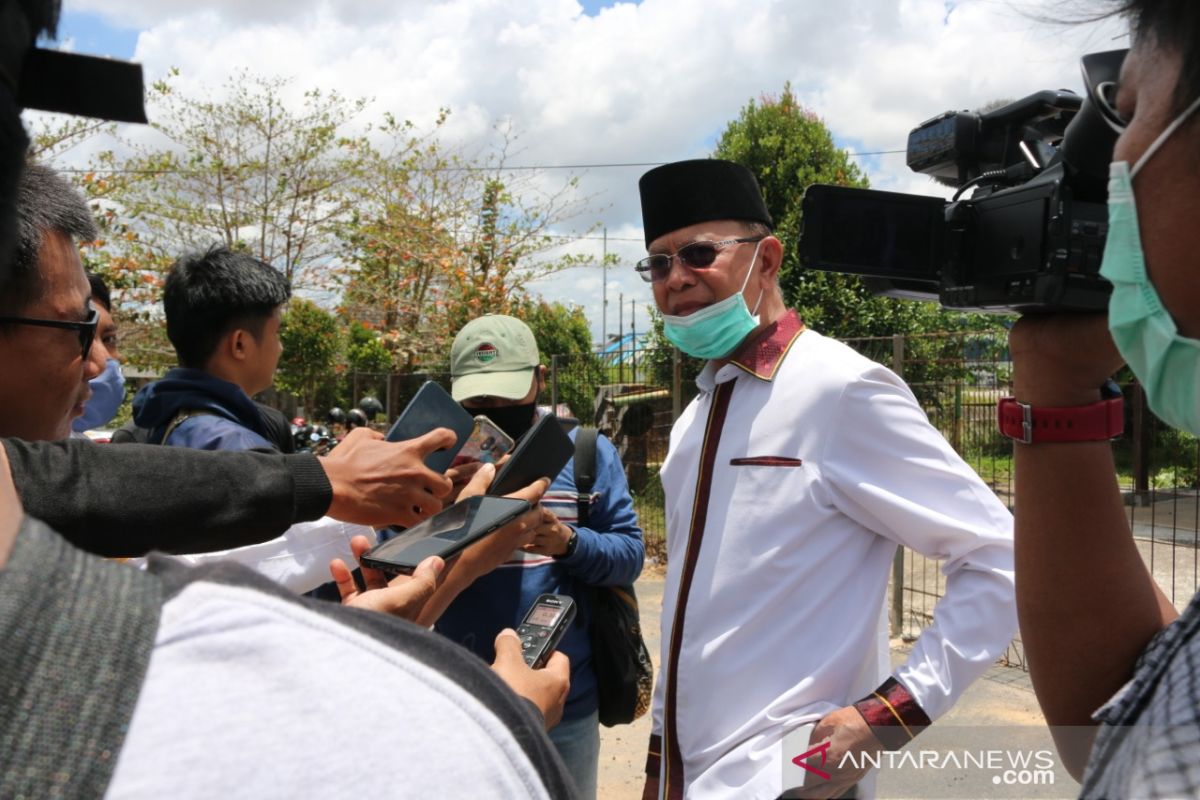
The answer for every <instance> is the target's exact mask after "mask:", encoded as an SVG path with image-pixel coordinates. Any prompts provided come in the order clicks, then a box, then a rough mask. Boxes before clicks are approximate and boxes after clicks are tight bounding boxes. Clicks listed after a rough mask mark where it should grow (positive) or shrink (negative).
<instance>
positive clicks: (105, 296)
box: [87, 272, 112, 314]
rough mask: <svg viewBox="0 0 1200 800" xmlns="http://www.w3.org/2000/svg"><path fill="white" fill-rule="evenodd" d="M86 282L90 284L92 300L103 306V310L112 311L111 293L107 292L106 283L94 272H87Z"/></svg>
mask: <svg viewBox="0 0 1200 800" xmlns="http://www.w3.org/2000/svg"><path fill="white" fill-rule="evenodd" d="M87 279H88V283H90V284H91V285H92V300H94V301H95V302H97V303H99V304H100V305H102V306H104V310H105V311H107V312H108V313H110V314H111V313H112V295H110V294H109V293H108V284H107V283H105V282H104V278H101V277H100V276H99V275H97V274H96V273H94V272H89V273H88V274H87Z"/></svg>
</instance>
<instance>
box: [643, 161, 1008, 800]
mask: <svg viewBox="0 0 1200 800" xmlns="http://www.w3.org/2000/svg"><path fill="white" fill-rule="evenodd" d="M640 190H641V201H642V217H643V224H644V228H645V236H646V249H647V250H648V252H649V253H650V255H648V256H647V257H646V258H645V259H643V260H642V261H640V262H639V263H638V265H637V270H638V272H639V273H640V274H641V276H642V277H643V278H644V279H646V280H647V281H649V282H650V283H652V285H653V290H654V299H655V302H656V304H657V306H658V310H659V311H660V312H661V313H662V314H663V322H664V325H663V330H664V334H665V335H666V337H667V338H668V339H669V340H670V341H671V342H672V343H674V344H675V345H676V346H677V347H678V348H679V349H680V350H683V351H684V352H686V353H688V354H689V355H692V356H696V357H698V358H703V359H707V360H708V363H707V365H706V366H705V368H704V370H703V371H702V372H701V373H700V375H699V377H698V378H697V380H696V382H697V384H698V386H699V388H700V394H699V395H698V396H697V398H696V399H695V400H693V401H692V403H691V404H690V405H689V406H688V407H687V409H685V410H684V412H683V414H682V415H681V416H680V418H679V419H678V420H677V422H676V423H675V427H674V428H673V429H672V431H671V443H670V450H669V453H668V455H667V458H666V460H665V461H664V463H663V465H662V469H661V473H660V475H661V478H662V482H663V488H664V491H665V502H666V517H667V546H668V548H669V553H668V559H667V580H666V586H665V588H664V592H663V616H662V659H661V662H660V663H661V671H660V674H659V677H658V680H657V682H656V686H655V698H654V716H653V726H652V730H653V736H652V738H651V743H650V757H649V758H648V759H647V773H648V774H647V785H646V791H645V794H644V797H647V798H649V797H665V798H677V797H683V796H686V797H688V798H717V797H735V796H736V797H758V798H774V797H778V796H781V795H788V796H791V795H790V794H788V793H790V792H793V791H795V790H797V789H798V787H800V786H801V785H802V784H803V785H805V787H806V788H805V791H806V796H816V797H839V796H848V795H846V794H845V793H847V792H850V793H854V792H857V793H858V796H867V795H870V794H871V793H872V790H873V783H874V780H873V777H874V776H871V775H868V774H867V770H866V769H855V768H854V763H858V764H862V763H863V760H862V759H858V760H857V762H851V761H846V762H845V768H843V756H844V755H845V754H847V753H851V752H853V753H856V754H858V753H863V752H870V753H872V754H873V753H876V752H878V751H880V750H884V749H899V748H900V747H903V746H904V745H905V744H907V743H908V742H909V741H910V740H911V739H912V738H913V737H914V736H916V735H917V734H918V733H919V732H920V731H921V730H922V729H923V728H924V727H925V726H927V725H929V724H930V721H931V720H932V719H934V718H936V717H938V716H940V715H941V714H943V713H944V712H945V711H946V710H947V709H948V708H949V707H950V706H951V705H953V703H954V702H955V700H956V699H957V698H958V697H959V696H960V695H961V694H962V692H963V690H964V689H965V688H966V686H967V685H969V684H970V683H971V682H972V681H973V680H975V679H976V678H977V677H979V675H981V674H982V673H983V672H984V670H986V669H987V668H988V666H990V665H991V664H992V663H993V662H994V661H995V660H996V659H997V658H998V657H999V656H1000V655H1001V654H1002V653H1003V652H1004V650H1005V648H1006V646H1007V645H1008V642H1009V640H1010V638H1011V636H1012V634H1013V632H1014V631H1015V629H1016V620H1015V608H1014V604H1013V594H1014V589H1013V578H1012V574H1013V573H1012V570H1013V554H1012V519H1011V516H1010V515H1009V513H1008V511H1007V510H1006V509H1005V508H1004V506H1003V505H1002V504H1001V503H1000V502H999V501H998V500H997V499H996V497H995V495H994V494H993V493H992V492H991V490H989V489H988V487H987V486H986V485H984V483H983V482H982V481H981V480H980V479H979V477H978V476H977V475H975V473H974V472H972V471H971V469H970V467H968V466H967V465H966V464H965V463H964V462H963V461H962V460H961V459H960V458H959V457H958V456H957V455H956V454H955V452H954V451H953V449H952V448H951V447H950V445H949V444H948V443H947V442H946V441H945V439H944V438H943V437H942V436H941V435H940V434H939V433H938V432H937V431H936V430H935V429H934V428H933V427H932V426H931V425H930V424H929V421H928V420H927V419H926V417H925V414H924V412H923V411H922V410H921V408H920V406H919V405H918V403H917V401H916V398H915V397H914V396H913V394H912V392H911V391H910V390H909V389H908V387H907V386H906V385H905V384H904V382H903V381H901V380H900V379H899V378H898V377H897V376H896V375H895V374H893V373H892V372H891V371H889V370H888V369H886V368H884V367H882V366H880V365H879V364H875V363H873V362H871V361H869V360H867V359H866V358H864V357H862V356H860V355H859V354H857V353H855V352H854V351H853V350H851V349H850V348H848V347H846V346H845V345H843V344H841V343H838V342H835V341H833V340H832V339H826V338H824V337H823V336H821V335H820V334H819V333H817V332H815V331H812V330H808V329H806V328H805V325H804V322H803V321H802V320H801V319H800V318H799V316H798V315H797V314H796V312H795V311H794V310H790V309H788V308H787V306H786V304H785V302H784V299H783V295H782V293H781V291H780V287H779V283H778V274H779V267H780V264H781V262H782V258H783V246H782V244H781V243H780V241H779V240H778V239H776V238H775V237H774V236H772V235H771V226H772V222H771V216H770V214H769V213H768V211H767V208H766V205H765V204H764V202H763V199H762V195H761V193H760V191H759V188H758V184H757V182H756V181H755V179H754V176H753V175H752V174H751V173H750V172H749V170H747V169H746V168H744V167H742V166H740V165H738V164H735V163H732V162H727V161H716V160H701V161H684V162H679V163H674V164H667V165H665V166H662V167H658V168H656V169H653V170H651V171H650V172H648V173H646V174H645V175H643V176H642V179H641V182H640ZM901 545H903V546H907V547H910V548H912V549H914V550H917V551H919V552H921V553H923V554H924V555H927V556H931V557H936V558H939V559H941V560H943V561H944V567H943V572H944V573H945V574H946V576H947V577H946V591H945V596H944V598H943V599H942V600H941V601H939V603H938V605H937V609H936V616H935V619H934V622H933V623H932V624H931V625H930V626H929V627H928V628H926V629H925V631H924V632H923V633H922V635H921V637H920V639H919V640H918V641H917V642H916V644H915V645H914V646H913V650H912V652H911V654H910V655H909V657H908V658H907V659H906V661H905V663H904V664H902V665H901V666H899V667H898V668H897V669H895V670H892V669H891V665H890V659H889V654H888V647H887V633H886V632H887V620H886V617H885V616H884V608H885V602H884V601H885V589H886V588H887V583H888V576H889V574H890V571H891V566H892V561H893V556H894V554H895V552H896V548H897V547H898V546H901ZM806 726H813V727H812V728H811V729H806ZM785 737H786V738H785ZM806 751H811V754H812V759H811V760H810V761H807V762H806V763H811V765H812V766H813V767H815V768H816V770H815V771H813V770H809V769H806V768H801V767H800V766H799V765H797V766H795V767H793V764H794V763H795V762H794V759H795V758H797V757H798V756H801V755H802V754H804V753H805V752H806ZM818 772H820V773H824V774H826V775H828V778H827V779H825V778H820V777H818ZM856 784H857V786H856Z"/></svg>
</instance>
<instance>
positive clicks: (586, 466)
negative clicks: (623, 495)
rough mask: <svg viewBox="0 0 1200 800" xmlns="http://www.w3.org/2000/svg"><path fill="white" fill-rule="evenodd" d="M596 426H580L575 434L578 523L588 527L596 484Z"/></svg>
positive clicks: (597, 432)
mask: <svg viewBox="0 0 1200 800" xmlns="http://www.w3.org/2000/svg"><path fill="white" fill-rule="evenodd" d="M598 434H599V431H597V430H596V429H595V428H588V427H584V426H582V425H581V426H579V431H578V432H577V433H576V434H575V504H576V506H577V507H578V510H579V518H578V523H577V524H578V525H580V526H581V527H584V528H586V527H587V524H588V511H589V509H590V507H591V505H592V487H593V486H595V485H596V437H597V435H598Z"/></svg>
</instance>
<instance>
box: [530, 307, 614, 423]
mask: <svg viewBox="0 0 1200 800" xmlns="http://www.w3.org/2000/svg"><path fill="white" fill-rule="evenodd" d="M514 315H515V316H517V317H520V318H521V319H523V320H524V321H525V323H526V324H527V325H529V327H530V329H532V330H533V336H534V338H535V339H536V340H537V343H538V351H539V355H540V357H541V361H542V363H543V364H545V365H546V366H547V367H553V366H556V365H557V368H558V369H557V376H558V379H557V387H558V397H559V402H561V403H566V404H567V405H568V406H569V407H570V409H571V411H572V412H574V414H575V416H576V417H577V418H579V419H580V420H582V421H583V422H584V423H585V424H586V423H589V422H590V421H591V416H592V411H593V408H592V406H593V403H594V401H595V397H594V393H595V391H596V387H597V386H598V385H599V384H600V383H601V382H602V381H601V378H602V374H603V371H602V370H601V368H600V361H599V359H598V358H596V355H595V353H593V352H592V330H591V326H590V325H589V324H588V320H587V317H586V316H585V315H584V313H583V309H582V308H580V307H578V306H567V305H563V304H562V303H547V302H546V301H544V300H528V299H527V300H525V301H524V302H522V303H521V304H520V305H519V307H518V308H516V309H514ZM547 390H548V391H549V387H548V389H547ZM543 400H545V401H546V402H549V400H550V398H549V397H544V398H543Z"/></svg>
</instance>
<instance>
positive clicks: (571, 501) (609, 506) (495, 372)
mask: <svg viewBox="0 0 1200 800" xmlns="http://www.w3.org/2000/svg"><path fill="white" fill-rule="evenodd" d="M450 362H451V363H450V372H451V377H452V383H451V394H452V395H453V397H454V399H455V400H457V401H458V402H459V403H460V404H461V405H462V406H463V407H464V408H465V409H467V410H468V411H469V412H470V413H472V414H475V415H479V414H482V415H484V416H486V417H487V418H488V419H490V420H491V421H492V422H494V423H496V425H498V426H499V427H500V428H501V429H502V430H504V432H505V433H507V434H508V435H509V436H511V437H512V438H513V440H514V441H516V440H519V439H520V438H521V436H523V435H524V434H525V433H526V432H527V431H528V430H529V429H530V428H531V427H533V425H534V423H535V422H536V421H537V419H538V417H539V415H540V414H541V413H543V412H540V411H539V409H538V408H537V405H536V403H537V397H538V394H539V393H540V392H541V391H543V390H544V389H545V385H546V380H545V373H546V368H545V367H544V366H542V365H541V363H540V360H539V357H538V347H537V342H536V341H535V339H534V336H533V332H532V331H531V330H530V329H529V326H527V325H526V324H525V323H523V322H521V321H520V320H518V319H515V318H513V317H507V316H499V315H488V316H484V317H480V318H478V319H476V320H473V321H471V322H469V323H467V325H465V326H464V327H463V328H462V330H460V331H459V332H458V335H457V336H456V337H455V339H454V344H453V346H452V348H451V351H450ZM577 432H578V429H577V428H576V429H573V430H572V431H571V432H570V434H569V435H570V436H571V438H572V440H574V439H575V436H576V434H577ZM574 468H575V465H574V459H572V461H570V462H568V463H567V465H566V467H565V468H564V469H563V470H562V472H561V473H559V475H558V476H557V477H556V478H555V479H554V481H553V482H552V483H551V484H550V488H549V490H548V491H547V492H546V494H545V495H544V496H543V498H542V503H541V506H542V509H543V522H542V524H541V525H540V526H539V527H538V528H537V529H536V530H535V531H534V532H533V534H532V538H531V540H530V542H529V543H528V544H526V545H525V546H524V547H523V548H522V549H520V550H517V551H515V552H514V553H513V554H512V557H511V558H510V559H509V560H508V562H507V563H505V564H502V565H501V566H500V567H498V568H497V569H495V570H493V571H492V572H491V573H490V574H488V575H485V576H484V577H482V578H480V579H479V580H477V581H475V583H473V584H472V585H471V586H470V587H469V588H467V589H466V590H465V591H463V592H462V594H460V595H459V596H458V597H457V598H456V599H455V600H454V602H453V603H452V604H451V605H450V607H449V608H447V609H446V611H445V613H444V614H443V615H442V617H441V619H439V620H438V622H437V625H436V630H437V631H438V632H440V633H442V634H443V635H445V636H447V637H449V638H451V639H453V640H454V641H457V642H459V643H460V644H463V645H465V646H466V647H468V648H469V649H471V650H473V651H474V652H475V653H477V654H478V655H480V656H481V657H483V658H484V659H486V660H488V661H490V660H491V659H492V658H493V655H494V654H493V648H492V642H493V641H494V640H495V638H496V634H497V633H498V632H499V631H501V630H502V629H504V628H515V627H517V625H519V624H520V622H521V620H522V618H523V617H524V615H525V613H526V612H527V611H528V610H529V608H530V606H532V605H533V601H534V600H535V599H536V598H537V596H538V595H540V594H543V593H551V594H565V595H568V596H570V597H571V598H572V599H573V600H574V601H575V603H576V604H577V607H578V609H577V611H578V613H577V615H576V617H575V622H574V623H573V624H572V626H571V628H570V630H568V631H567V633H566V635H565V636H564V637H563V640H562V642H561V643H560V644H559V646H558V649H559V651H561V652H563V653H565V654H566V655H567V656H568V657H569V658H570V661H571V691H570V694H569V695H568V696H567V705H566V708H565V710H564V712H563V719H562V722H561V723H560V724H559V725H558V726H557V727H556V728H554V729H553V730H551V731H550V738H551V740H552V741H553V742H554V745H555V747H556V748H557V750H558V753H559V755H560V756H562V759H563V761H564V762H565V763H566V765H567V770H568V772H570V773H571V775H572V777H573V778H574V779H575V782H576V786H577V788H578V789H579V791H580V794H581V795H582V796H583V797H595V795H596V772H597V765H598V762H599V757H600V732H599V718H598V715H597V695H596V674H595V671H594V670H593V668H592V654H591V640H590V636H589V627H590V624H591V619H592V603H591V591H590V589H589V587H591V586H619V585H625V584H630V583H633V581H634V580H635V579H636V578H637V576H638V575H639V573H640V572H641V570H642V563H643V561H644V559H645V546H644V544H643V542H642V531H641V528H640V527H638V519H637V512H635V511H634V508H633V498H632V497H631V496H630V494H629V485H628V483H627V482H626V480H625V471H624V469H623V467H622V466H621V459H620V457H619V456H618V455H617V450H616V448H615V447H613V444H612V442H610V441H609V440H608V439H606V438H604V437H603V436H601V437H598V438H597V441H596V481H595V484H594V485H593V487H592V491H591V495H590V497H589V498H588V502H589V507H588V525H587V527H583V526H581V525H579V524H578V513H579V512H578V508H579V506H578V502H577V500H578V495H577V493H576V488H575V477H574V476H575V472H574ZM455 470H456V472H457V475H456V482H462V481H465V480H466V479H467V478H468V477H469V474H470V472H471V471H470V469H469V467H462V466H460V467H456V468H455Z"/></svg>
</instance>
